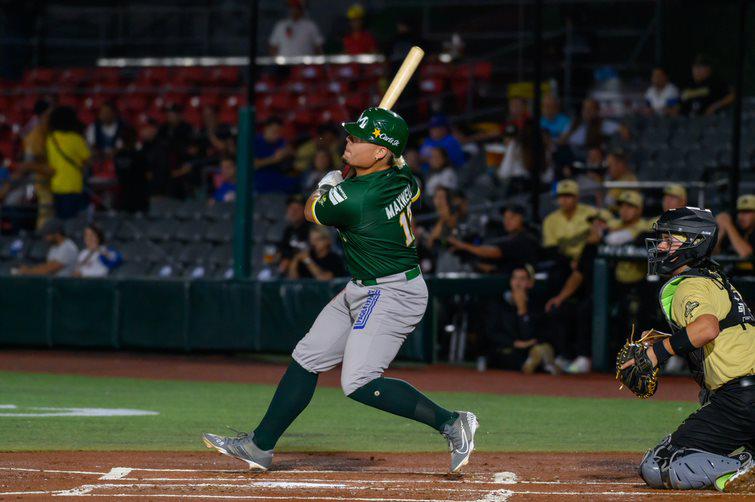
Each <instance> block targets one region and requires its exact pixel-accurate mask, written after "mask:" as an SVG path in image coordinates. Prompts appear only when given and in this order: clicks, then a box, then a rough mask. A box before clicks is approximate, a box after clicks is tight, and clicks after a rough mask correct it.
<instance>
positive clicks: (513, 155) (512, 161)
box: [496, 120, 552, 195]
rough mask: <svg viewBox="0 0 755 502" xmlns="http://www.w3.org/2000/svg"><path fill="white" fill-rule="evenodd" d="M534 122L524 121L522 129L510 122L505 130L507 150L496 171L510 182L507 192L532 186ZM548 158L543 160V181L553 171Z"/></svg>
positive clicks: (527, 188) (500, 177) (504, 143)
mask: <svg viewBox="0 0 755 502" xmlns="http://www.w3.org/2000/svg"><path fill="white" fill-rule="evenodd" d="M532 135H533V122H532V121H531V120H527V121H525V122H524V128H523V129H520V128H518V127H517V126H516V125H514V124H508V125H507V126H506V128H505V129H504V132H503V145H504V147H505V152H504V154H503V160H502V161H501V165H500V166H499V168H498V171H497V172H496V174H497V176H498V178H499V179H500V180H502V181H506V182H508V189H507V193H508V194H510V195H513V194H515V193H520V192H522V191H524V190H529V189H530V187H531V186H532V179H531V175H530V173H531V172H532V170H533V169H534V167H535V166H534V164H535V147H534V144H533V142H532V139H533V138H532ZM546 161H547V158H546V157H545V156H544V157H543V160H542V164H541V165H542V169H543V172H542V173H541V174H540V179H541V181H545V180H548V179H549V178H550V177H551V176H552V171H551V170H550V168H549V166H548V164H547V162H546Z"/></svg>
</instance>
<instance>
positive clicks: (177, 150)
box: [158, 104, 198, 199]
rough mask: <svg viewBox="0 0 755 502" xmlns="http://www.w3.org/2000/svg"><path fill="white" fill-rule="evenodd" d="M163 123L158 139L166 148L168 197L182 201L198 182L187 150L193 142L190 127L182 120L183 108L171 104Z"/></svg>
mask: <svg viewBox="0 0 755 502" xmlns="http://www.w3.org/2000/svg"><path fill="white" fill-rule="evenodd" d="M165 118H166V121H165V123H164V124H163V125H162V126H160V130H159V132H158V138H159V139H160V141H161V142H162V143H163V144H164V145H165V146H166V147H167V149H168V156H169V164H170V178H169V180H168V184H167V185H168V186H167V188H168V195H170V196H171V197H175V198H179V199H183V198H185V197H187V196H188V195H190V194H191V190H192V187H193V186H195V185H196V184H197V182H198V178H197V177H196V174H195V173H194V172H193V168H192V165H191V164H190V163H189V162H188V161H189V160H190V157H191V156H190V154H189V148H190V146H191V145H192V142H193V140H194V138H193V130H192V128H191V126H190V125H189V124H188V123H187V122H186V121H185V120H184V119H183V107H182V106H181V105H178V104H173V105H171V106H169V107H168V112H167V114H166V116H165Z"/></svg>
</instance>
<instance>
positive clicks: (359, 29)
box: [343, 3, 378, 55]
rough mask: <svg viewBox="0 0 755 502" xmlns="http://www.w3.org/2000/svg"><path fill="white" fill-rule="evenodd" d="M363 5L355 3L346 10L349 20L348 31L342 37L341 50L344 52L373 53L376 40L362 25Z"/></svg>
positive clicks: (375, 50) (375, 49) (375, 48)
mask: <svg viewBox="0 0 755 502" xmlns="http://www.w3.org/2000/svg"><path fill="white" fill-rule="evenodd" d="M364 16H365V11H364V7H362V6H361V5H360V4H358V3H355V4H354V5H352V6H351V7H349V10H348V11H347V12H346V17H347V18H348V20H349V30H350V31H349V33H348V34H347V35H346V36H344V37H343V52H344V53H346V54H354V55H356V54H375V53H376V52H377V51H378V50H377V42H376V41H375V37H373V36H372V33H370V32H369V31H367V30H366V29H365V27H364Z"/></svg>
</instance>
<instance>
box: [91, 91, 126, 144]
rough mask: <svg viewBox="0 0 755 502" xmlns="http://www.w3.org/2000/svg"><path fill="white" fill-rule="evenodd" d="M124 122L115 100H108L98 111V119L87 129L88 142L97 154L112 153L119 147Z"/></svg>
mask: <svg viewBox="0 0 755 502" xmlns="http://www.w3.org/2000/svg"><path fill="white" fill-rule="evenodd" d="M123 127H124V124H123V122H122V121H121V119H120V117H119V116H118V109H117V108H116V106H115V103H114V102H113V101H106V102H105V103H103V104H102V105H101V106H100V109H99V110H98V112H97V119H96V120H95V121H94V122H93V123H91V124H89V127H87V130H86V138H87V143H89V147H90V148H91V149H92V153H93V154H94V155H96V156H106V155H110V154H112V153H113V152H114V151H115V149H116V148H118V146H119V145H118V141H119V140H120V136H121V132H122V131H123Z"/></svg>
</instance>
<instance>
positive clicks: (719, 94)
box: [680, 54, 734, 115]
mask: <svg viewBox="0 0 755 502" xmlns="http://www.w3.org/2000/svg"><path fill="white" fill-rule="evenodd" d="M733 102H734V92H732V90H731V87H730V86H729V85H727V84H726V83H725V82H723V81H722V80H720V79H719V78H718V77H716V76H715V75H713V70H712V68H711V61H710V60H709V59H708V58H707V57H706V56H704V55H702V54H701V55H698V56H697V57H696V58H695V61H694V63H692V82H691V83H690V84H689V85H688V86H687V87H686V88H685V89H683V90H682V96H681V105H680V106H681V112H682V114H684V115H713V114H714V113H716V112H717V111H719V110H722V109H724V108H726V107H727V106H731V104H732V103H733Z"/></svg>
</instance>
